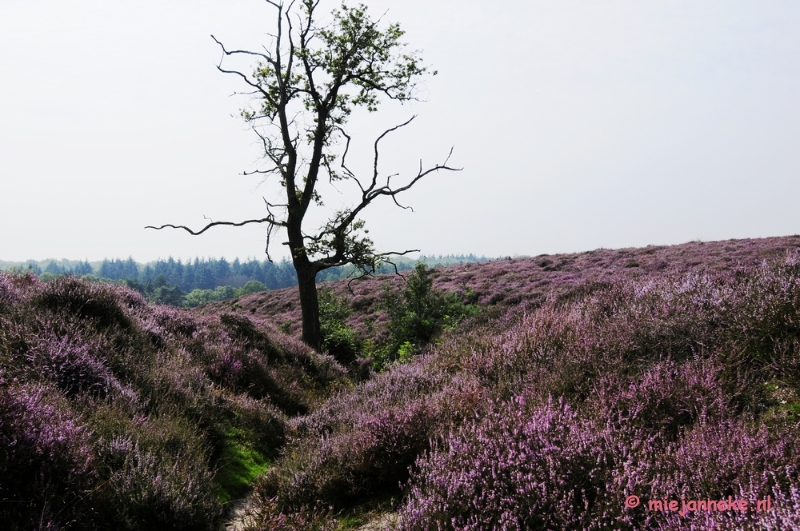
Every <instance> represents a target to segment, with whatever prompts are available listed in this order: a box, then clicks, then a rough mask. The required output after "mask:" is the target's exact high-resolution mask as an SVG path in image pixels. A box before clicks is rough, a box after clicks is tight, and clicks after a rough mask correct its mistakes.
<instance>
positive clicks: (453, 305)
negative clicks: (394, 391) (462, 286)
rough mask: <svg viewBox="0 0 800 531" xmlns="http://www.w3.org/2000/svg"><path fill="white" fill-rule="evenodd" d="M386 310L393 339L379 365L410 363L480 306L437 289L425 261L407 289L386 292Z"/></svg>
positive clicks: (408, 283) (475, 311)
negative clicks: (394, 362)
mask: <svg viewBox="0 0 800 531" xmlns="http://www.w3.org/2000/svg"><path fill="white" fill-rule="evenodd" d="M383 308H384V310H385V311H386V312H387V314H388V316H389V332H390V334H391V339H390V341H389V344H388V345H387V348H386V349H385V352H384V353H383V355H382V356H380V357H379V359H378V364H379V365H381V364H383V363H385V362H387V361H395V360H400V361H401V362H405V361H409V360H410V359H411V358H412V357H413V355H414V353H415V352H417V351H418V350H419V348H420V347H422V346H423V345H426V344H428V343H430V342H431V341H432V340H433V338H434V337H436V335H438V334H439V333H441V332H442V331H443V330H446V329H448V328H452V327H454V326H455V325H456V324H458V322H459V321H461V320H462V319H463V318H464V317H467V316H469V315H474V314H475V313H477V312H478V311H479V308H478V306H476V305H474V304H470V303H468V302H466V301H465V300H462V298H461V297H460V296H459V295H458V294H456V293H445V292H442V291H439V290H435V289H433V279H432V278H431V277H430V271H429V270H428V267H427V266H426V265H425V264H424V263H421V262H420V263H418V264H417V266H416V268H415V269H414V272H413V273H411V274H410V275H409V276H408V279H407V280H406V286H405V289H404V290H402V291H399V290H391V289H389V288H387V289H386V291H384V293H383Z"/></svg>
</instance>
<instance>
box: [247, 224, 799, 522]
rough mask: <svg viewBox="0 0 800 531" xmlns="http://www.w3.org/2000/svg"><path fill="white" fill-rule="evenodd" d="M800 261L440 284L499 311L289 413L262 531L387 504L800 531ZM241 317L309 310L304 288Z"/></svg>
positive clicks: (480, 516)
mask: <svg viewBox="0 0 800 531" xmlns="http://www.w3.org/2000/svg"><path fill="white" fill-rule="evenodd" d="M798 253H800V238H799V237H788V238H773V239H765V240H747V241H730V242H715V243H699V242H697V243H691V244H686V245H682V246H675V247H666V248H652V247H651V248H644V249H628V250H622V251H610V250H599V251H594V252H590V253H582V254H579V255H563V256H546V257H536V258H531V259H514V260H502V261H495V262H492V263H490V264H481V265H467V266H458V267H453V268H445V269H442V270H439V271H438V276H437V279H436V282H437V285H438V286H439V287H440V288H442V289H447V288H449V289H456V290H464V291H466V290H471V291H472V292H474V293H476V294H477V295H476V296H477V297H478V298H479V300H480V301H481V302H482V303H483V304H484V305H486V306H487V307H490V308H492V309H490V310H487V311H485V312H483V313H482V314H479V315H477V316H474V317H472V318H470V319H468V320H467V321H465V322H463V323H462V324H461V325H460V326H459V327H457V328H455V329H453V330H450V331H449V332H445V334H444V335H443V336H442V337H441V338H440V339H439V341H438V342H437V344H435V345H432V346H430V348H428V349H427V351H426V352H425V353H424V354H423V355H420V356H417V357H416V358H415V359H413V360H412V361H411V362H410V363H406V364H400V365H396V366H394V367H392V368H390V369H389V370H387V371H385V372H383V373H381V374H379V375H376V376H374V377H373V378H372V379H370V380H369V381H367V382H365V383H362V384H359V385H356V386H355V387H353V388H352V389H344V390H341V391H340V392H337V393H335V394H334V395H333V396H332V397H331V398H330V399H329V400H328V401H326V402H325V403H324V404H322V405H321V407H319V408H317V409H316V410H315V411H312V412H310V413H309V414H307V415H301V416H298V417H294V418H292V419H290V420H289V421H288V423H287V426H288V428H287V433H288V439H287V441H288V442H287V445H286V447H285V448H284V451H283V453H282V456H281V457H280V459H279V460H278V461H276V463H275V466H273V467H271V468H270V469H269V470H268V471H267V472H266V473H265V474H264V475H263V477H262V478H261V479H260V480H259V481H258V488H257V492H256V502H254V504H253V508H252V513H253V515H252V516H253V518H252V519H251V520H250V524H251V526H250V528H251V529H273V528H278V527H279V526H283V527H281V528H284V529H325V528H330V529H335V528H337V526H343V525H344V526H345V527H346V526H347V525H352V524H353V523H354V522H357V521H359V519H360V518H361V517H360V516H359V514H361V513H363V512H365V511H369V510H371V509H374V508H376V507H377V508H378V509H379V510H384V511H385V510H392V511H395V512H397V513H398V514H399V516H400V523H399V524H397V525H398V527H399V528H400V529H405V530H427V529H630V530H634V529H686V528H695V529H740V528H743V527H746V526H748V525H760V526H763V527H765V528H773V529H794V528H800V521H798V516H797V515H798V514H800V477H798V470H800V430H798V413H800V254H798ZM394 281H395V280H392V279H377V280H374V281H371V283H370V282H367V283H362V284H359V285H356V286H355V288H354V290H355V291H356V298H355V299H354V300H353V301H354V302H355V306H356V307H357V311H356V313H355V314H354V315H353V316H352V317H351V320H352V322H353V323H354V324H356V325H357V324H358V323H359V322H368V321H370V320H373V321H374V322H380V319H381V314H380V312H378V313H376V312H375V309H376V308H377V304H378V300H379V295H378V291H377V289H378V288H376V287H379V286H380V285H381V283H386V282H394ZM370 284H371V285H372V286H373V288H370ZM332 289H334V290H338V292H339V293H342V294H344V293H345V289H346V288H345V287H344V286H343V285H334V286H332ZM359 290H360V291H359ZM359 297H360V299H359ZM281 298H283V300H282V302H277V301H281ZM370 299H372V300H373V301H375V302H374V305H373V303H370V302H366V303H365V302H356V301H359V300H361V301H364V300H366V301H369V300H370ZM276 302H277V303H276ZM238 304H239V306H240V309H239V311H242V312H244V313H246V314H250V315H258V314H259V311H260V310H261V311H263V312H264V313H270V312H271V313H272V314H273V315H274V316H276V318H277V319H278V321H279V323H280V320H281V319H286V317H287V316H289V315H291V312H292V311H293V308H292V304H293V302H292V300H291V294H290V293H271V294H266V295H263V294H262V295H256V296H253V297H251V298H249V299H245V300H242V301H239V303H238ZM376 328H379V327H377V326H375V325H374V324H373V325H372V326H371V327H370V326H364V330H367V331H369V330H372V331H374V330H375V329H376ZM632 496H637V497H638V498H637V499H639V500H640V502H641V505H638V506H637V507H626V500H629V499H631V500H632V499H633V498H631V497H632ZM767 497H769V499H770V500H771V505H770V509H769V510H763V511H759V512H755V511H739V510H735V509H734V510H729V509H730V508H729V507H728V506H727V505H722V506H720V507H722V509H721V510H718V509H717V508H716V507H717V506H716V505H715V509H714V510H711V511H706V510H701V511H697V510H692V509H691V508H690V510H689V511H688V512H684V513H683V514H681V513H678V512H671V511H659V510H658V509H657V508H651V507H650V506H649V501H651V500H665V499H666V500H673V499H674V500H679V503H680V500H681V499H682V498H683V499H686V500H716V501H719V500H728V502H726V503H730V501H731V500H745V501H747V502H748V503H750V504H751V505H750V507H751V508H755V507H756V503H757V501H758V500H766V499H767Z"/></svg>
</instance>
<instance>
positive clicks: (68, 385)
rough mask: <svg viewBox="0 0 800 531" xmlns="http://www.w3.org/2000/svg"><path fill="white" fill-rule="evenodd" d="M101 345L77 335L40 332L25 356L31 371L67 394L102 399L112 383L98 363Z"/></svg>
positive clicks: (99, 342)
mask: <svg viewBox="0 0 800 531" xmlns="http://www.w3.org/2000/svg"><path fill="white" fill-rule="evenodd" d="M101 349H102V342H101V341H99V340H96V339H95V340H90V341H86V340H84V339H83V338H81V337H80V335H79V334H78V333H75V332H73V335H64V336H61V337H58V336H57V335H56V334H55V333H54V332H52V330H47V331H43V332H42V333H41V334H40V335H39V337H38V338H36V342H35V343H34V344H33V345H31V346H30V349H29V350H28V351H27V352H26V353H25V356H24V357H25V360H26V361H27V362H28V363H29V364H30V365H29V367H30V369H31V370H32V371H36V372H38V373H39V376H44V377H45V378H47V379H49V380H51V381H53V382H55V383H56V384H57V385H58V387H59V388H60V389H61V390H63V391H64V392H65V393H67V394H76V393H80V392H88V393H91V394H93V395H96V396H101V397H102V396H105V395H106V394H107V393H108V390H109V386H110V385H111V382H112V381H113V380H114V377H113V375H112V374H111V371H110V370H109V369H108V367H106V365H105V363H103V361H102V357H103V355H102V353H101Z"/></svg>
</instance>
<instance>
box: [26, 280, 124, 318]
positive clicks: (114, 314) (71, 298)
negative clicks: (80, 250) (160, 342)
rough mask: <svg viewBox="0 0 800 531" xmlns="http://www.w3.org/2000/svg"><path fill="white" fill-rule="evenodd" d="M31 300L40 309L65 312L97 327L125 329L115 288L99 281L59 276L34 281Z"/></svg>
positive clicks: (122, 310)
mask: <svg viewBox="0 0 800 531" xmlns="http://www.w3.org/2000/svg"><path fill="white" fill-rule="evenodd" d="M38 288H39V289H38V293H35V294H34V295H33V297H32V298H31V303H32V304H33V305H34V306H36V307H38V308H40V309H42V310H50V311H55V312H66V313H69V314H70V315H74V316H79V317H81V318H83V319H86V320H87V321H89V322H91V323H93V324H94V325H95V326H96V327H97V328H98V329H100V330H103V329H107V328H111V327H115V326H117V327H120V328H122V329H126V328H128V327H130V324H131V323H130V319H129V318H128V316H127V315H126V312H125V310H124V309H123V308H122V307H121V306H120V304H119V301H118V300H117V297H116V293H115V290H113V289H108V287H106V286H104V285H100V284H90V283H88V282H84V281H82V280H78V279H76V278H74V277H70V276H66V277H59V278H57V279H56V280H54V281H52V282H43V283H39V285H38Z"/></svg>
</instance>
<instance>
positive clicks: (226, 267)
mask: <svg viewBox="0 0 800 531" xmlns="http://www.w3.org/2000/svg"><path fill="white" fill-rule="evenodd" d="M417 261H422V262H425V263H426V264H428V265H429V266H431V267H433V266H438V265H453V264H459V263H466V262H488V261H490V259H489V258H486V257H483V256H482V257H477V256H475V255H474V254H469V255H447V256H442V255H439V256H438V257H436V256H421V257H420V258H419V259H418V260H412V259H409V258H404V257H398V258H397V259H395V260H394V262H395V264H396V265H397V269H398V270H408V269H413V268H414V265H415V264H416V262H417ZM0 269H7V270H8V269H13V270H15V271H32V272H33V273H35V274H37V275H40V276H42V275H44V277H45V278H47V277H50V275H75V276H81V277H82V276H85V275H91V276H94V277H98V279H109V280H121V281H126V282H127V283H128V284H129V285H131V287H134V288H136V289H140V291H142V290H143V289H144V287H145V286H153V285H158V286H165V285H168V286H170V287H177V288H178V289H179V290H180V291H181V292H183V293H191V292H192V291H194V290H214V289H216V288H219V287H227V286H230V287H232V288H234V289H235V288H242V287H243V286H244V285H245V284H247V283H248V282H251V281H257V282H260V283H261V284H263V286H264V287H265V288H266V289H280V288H286V287H290V286H295V285H297V276H296V275H295V271H294V268H293V267H292V264H291V262H289V261H288V260H285V259H284V260H282V261H280V262H269V261H266V260H265V261H261V262H260V261H258V260H255V259H250V260H248V261H246V262H241V261H239V259H238V258H237V259H236V260H234V261H233V262H229V261H228V260H226V259H224V258H220V259H213V258H211V259H202V260H201V259H198V258H195V259H194V261H187V262H185V263H184V262H182V261H181V260H175V259H173V258H171V257H170V258H169V259H167V260H158V261H156V262H150V263H147V264H139V263H137V262H135V261H134V260H133V258H128V259H127V260H120V259H114V260H103V261H102V262H95V263H89V262H88V261H69V260H61V261H56V260H42V261H39V262H37V261H28V262H3V261H0ZM392 272H394V268H393V267H392V266H391V265H384V266H383V267H382V269H381V270H380V271H379V273H392ZM352 273H353V268H352V266H345V267H338V268H331V269H328V270H325V271H322V272H320V273H319V274H318V275H317V281H318V282H325V281H330V280H340V279H343V278H347V277H348V276H350V275H351V274H352Z"/></svg>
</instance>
